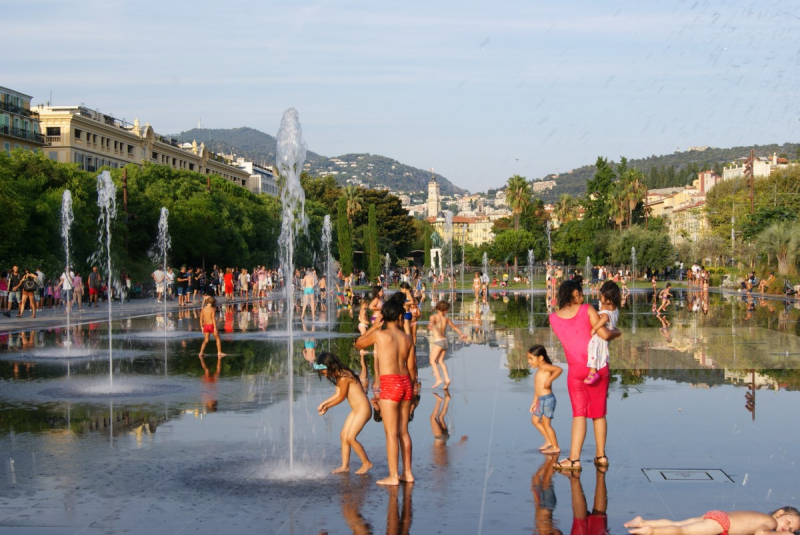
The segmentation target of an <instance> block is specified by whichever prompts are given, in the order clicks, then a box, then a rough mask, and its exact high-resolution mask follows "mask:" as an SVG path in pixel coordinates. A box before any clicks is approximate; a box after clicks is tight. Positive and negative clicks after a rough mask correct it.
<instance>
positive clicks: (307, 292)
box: [303, 288, 314, 295]
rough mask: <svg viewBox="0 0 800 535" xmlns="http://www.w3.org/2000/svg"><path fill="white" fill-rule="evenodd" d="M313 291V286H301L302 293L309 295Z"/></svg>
mask: <svg viewBox="0 0 800 535" xmlns="http://www.w3.org/2000/svg"><path fill="white" fill-rule="evenodd" d="M313 293H314V288H303V294H304V295H311V294H313Z"/></svg>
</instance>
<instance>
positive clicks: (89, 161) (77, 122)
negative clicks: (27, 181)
mask: <svg viewBox="0 0 800 535" xmlns="http://www.w3.org/2000/svg"><path fill="white" fill-rule="evenodd" d="M34 111H35V112H36V113H38V115H39V121H40V123H41V128H42V130H43V132H44V134H45V143H46V145H45V146H44V147H43V148H42V150H43V151H45V153H46V154H47V155H48V156H49V157H50V158H51V159H53V160H56V161H59V162H64V163H76V164H78V167H79V168H80V169H83V170H86V171H91V172H95V171H98V170H99V169H100V168H101V167H111V168H119V167H124V166H126V165H128V164H131V163H133V164H136V165H144V164H146V163H152V164H156V165H166V166H168V167H171V168H173V169H180V170H185V171H195V172H197V173H200V174H203V175H212V174H213V175H218V176H221V177H223V178H224V179H226V180H229V181H231V182H233V183H235V184H237V185H239V186H242V187H245V188H247V187H249V186H252V185H253V184H254V183H256V182H257V183H259V184H260V182H261V181H260V179H259V180H253V179H251V173H250V172H248V171H247V170H246V169H242V168H240V167H238V166H236V165H235V164H232V163H231V162H229V161H228V160H226V159H224V158H222V157H221V156H219V155H216V154H214V153H212V152H211V151H209V150H208V149H206V147H205V145H203V144H201V145H200V146H198V145H197V142H193V143H182V144H181V143H179V142H178V141H177V140H175V139H171V138H167V137H164V136H161V135H159V134H157V133H156V132H155V131H154V130H153V127H152V126H150V124H149V123H146V124H145V125H144V126H142V125H140V124H139V120H138V119H137V120H135V121H134V122H133V124H130V123H126V122H124V121H121V120H119V119H116V118H114V117H112V116H110V115H105V114H103V113H101V112H99V111H95V110H90V109H88V108H85V107H83V106H38V107H37V108H35V110H34Z"/></svg>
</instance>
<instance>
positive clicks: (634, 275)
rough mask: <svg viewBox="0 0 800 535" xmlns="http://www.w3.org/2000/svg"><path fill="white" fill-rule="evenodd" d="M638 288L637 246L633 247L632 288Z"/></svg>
mask: <svg viewBox="0 0 800 535" xmlns="http://www.w3.org/2000/svg"><path fill="white" fill-rule="evenodd" d="M634 288H636V247H631V289H634Z"/></svg>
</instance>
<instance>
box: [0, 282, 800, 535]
mask: <svg viewBox="0 0 800 535" xmlns="http://www.w3.org/2000/svg"><path fill="white" fill-rule="evenodd" d="M636 297H637V299H636V301H635V306H631V303H628V304H627V305H626V306H625V307H624V308H623V309H622V310H621V314H620V316H621V318H620V327H621V329H622V330H623V333H624V334H623V338H622V339H621V340H619V341H617V342H614V343H613V344H612V352H611V353H612V357H611V368H612V374H613V376H614V380H613V382H612V383H611V387H610V391H609V398H608V415H609V416H608V422H609V436H608V448H607V453H608V456H609V458H610V461H611V465H610V467H609V468H608V470H607V472H606V473H603V472H601V471H599V470H596V469H595V468H594V466H593V465H592V463H591V461H592V457H593V455H594V439H593V437H592V433H591V432H590V433H589V434H588V437H587V441H586V444H585V445H584V450H583V454H582V456H581V460H582V461H583V465H584V470H583V472H582V473H581V474H580V475H579V476H574V477H570V476H566V475H563V474H559V473H553V471H552V470H551V469H550V464H551V463H552V460H553V458H552V457H546V456H544V455H542V454H540V453H539V452H538V451H537V447H538V446H539V445H540V444H541V443H542V438H541V436H540V435H539V433H538V432H537V431H536V430H535V429H534V427H533V426H532V425H531V423H530V413H529V412H528V408H529V407H530V403H531V399H532V397H533V390H532V388H533V387H532V383H533V379H532V376H531V375H530V373H529V371H528V370H527V369H526V368H525V357H524V354H525V349H526V348H527V347H529V346H530V345H532V344H533V343H540V344H543V345H544V346H545V347H547V348H548V351H550V352H551V354H555V356H556V360H562V361H563V352H562V351H561V349H560V346H559V344H558V341H557V340H556V339H555V337H554V336H553V335H552V332H551V331H550V329H549V327H548V326H547V318H546V314H547V302H546V300H545V296H544V295H542V294H540V293H536V294H533V295H531V294H528V293H523V292H520V293H518V294H508V295H502V294H499V293H498V294H494V295H493V296H492V299H491V300H490V302H489V303H488V304H486V305H479V306H476V305H475V303H474V302H473V301H472V299H471V296H469V295H466V296H465V295H463V294H458V295H456V296H455V298H453V299H451V300H452V301H454V302H455V304H454V314H453V317H454V320H455V321H456V322H457V323H459V324H460V325H461V327H462V329H463V330H465V332H467V334H468V337H469V343H468V344H464V343H461V342H458V341H457V339H456V338H452V339H451V350H450V351H449V353H448V354H449V357H448V360H447V363H448V366H449V369H450V374H451V376H452V380H453V384H452V386H451V388H450V392H449V395H448V394H447V393H445V392H444V391H442V390H441V389H438V390H437V391H436V394H433V393H431V388H430V385H431V384H432V383H433V381H432V373H431V370H430V368H429V367H428V365H427V362H426V361H427V355H428V350H427V349H428V341H427V335H426V332H425V329H424V327H425V325H424V323H422V324H421V326H420V327H421V328H420V336H419V358H420V367H421V369H420V377H421V379H422V394H421V397H420V401H419V405H418V406H417V408H416V410H415V411H414V419H413V421H412V422H411V424H410V431H411V436H412V440H413V442H414V463H413V466H414V473H415V476H416V479H417V481H416V483H415V484H414V485H402V486H401V487H400V488H395V489H386V488H382V487H379V486H377V485H376V484H375V481H376V480H377V479H379V478H380V477H383V476H384V475H385V473H386V471H387V467H386V458H385V449H384V434H383V427H382V425H381V424H379V423H375V422H372V421H370V422H368V423H367V425H366V427H365V428H364V430H363V431H362V433H361V435H360V436H359V440H360V441H361V442H362V443H363V444H364V447H365V449H366V451H367V453H368V455H369V456H370V459H371V461H372V462H373V463H375V467H374V468H373V470H372V471H371V472H370V473H368V474H367V475H364V476H358V475H355V474H354V473H351V474H347V475H330V474H329V472H330V470H331V469H332V468H334V467H335V466H337V465H338V463H339V458H340V450H339V431H340V429H341V426H342V423H343V421H344V418H345V417H346V415H347V413H348V410H347V408H346V407H345V406H337V407H334V408H332V409H331V410H330V411H329V412H328V413H327V414H326V415H325V416H323V417H320V416H318V415H317V413H316V410H315V409H316V407H317V405H318V404H319V403H320V402H321V401H322V400H324V399H326V398H327V397H328V396H330V395H331V394H332V392H333V387H332V386H331V385H330V383H328V382H327V381H326V380H322V381H321V380H319V378H318V377H317V375H316V373H314V372H312V371H311V370H310V369H308V368H307V367H305V366H304V362H303V360H302V356H301V354H300V351H301V348H302V346H303V341H304V340H315V341H316V348H317V350H323V349H324V350H331V351H333V352H334V353H337V354H339V355H340V356H345V358H348V359H351V363H352V365H353V366H354V367H356V368H357V367H358V354H357V352H356V351H355V350H354V349H353V348H352V342H353V340H354V336H355V335H354V334H353V333H354V331H355V325H356V320H355V319H354V318H352V317H351V312H352V311H349V310H347V309H344V310H340V311H339V312H338V320H337V321H336V322H331V323H326V322H324V321H319V322H316V323H314V324H313V325H312V324H307V326H306V330H305V331H304V330H303V327H302V326H301V324H300V323H297V325H296V328H297V329H298V330H299V332H298V333H297V335H296V336H297V338H296V340H295V343H294V348H295V350H294V362H295V370H296V376H295V380H294V385H293V400H294V413H293V414H294V424H295V440H294V450H295V455H294V459H295V467H294V470H293V471H292V470H289V468H288V448H289V442H288V434H289V433H288V427H289V418H288V405H289V403H288V393H287V385H288V382H287V380H286V374H285V369H286V355H287V333H286V327H285V324H284V322H283V320H282V318H283V316H282V309H281V305H280V303H279V302H277V301H272V302H266V301H265V302H261V303H250V304H237V305H234V306H231V307H223V308H221V309H220V313H219V317H218V323H219V327H220V331H221V332H223V350H224V351H226V352H227V353H229V354H230V355H229V356H228V357H225V358H223V359H222V360H221V362H218V360H217V358H216V357H214V356H210V357H206V358H205V359H204V360H203V361H202V362H201V361H200V359H199V358H198V356H197V353H198V351H199V346H200V343H201V338H200V336H199V333H198V330H199V329H198V321H197V319H196V316H195V313H194V311H192V310H189V311H181V312H178V311H177V309H174V307H173V310H170V312H169V314H168V316H167V318H166V321H165V318H164V315H163V310H156V308H155V306H154V305H153V304H152V302H150V303H142V304H137V305H136V306H137V307H138V308H136V309H133V307H131V308H132V310H131V311H130V312H128V313H127V314H126V313H124V312H120V316H116V315H115V318H116V319H115V320H114V323H113V341H112V345H113V354H112V359H111V362H113V373H114V378H113V381H114V388H113V389H109V355H108V328H107V325H106V324H105V323H103V322H102V319H103V317H104V315H105V314H107V312H105V311H104V310H103V309H102V307H101V309H98V312H99V313H98V315H97V316H96V317H95V316H92V317H89V318H86V319H87V321H84V322H82V323H81V324H80V325H79V326H78V327H75V328H73V329H72V331H71V333H70V335H69V339H70V340H72V341H73V343H72V344H71V345H70V346H69V347H66V346H65V344H64V342H65V340H67V333H66V330H65V329H64V328H58V327H57V326H56V325H57V324H58V323H59V322H56V321H51V322H50V323H49V325H42V324H40V325H38V327H42V326H44V327H45V328H44V329H42V330H35V329H33V330H31V327H30V326H29V325H27V324H26V325H25V326H24V330H22V331H20V330H19V329H18V328H16V329H15V328H10V327H14V326H15V324H14V323H13V322H11V323H10V322H9V320H5V321H3V322H2V323H0V329H9V332H7V333H5V334H3V333H0V345H2V349H0V533H37V534H38V533H46V534H49V533H58V534H61V533H148V534H161V533H164V534H166V533H170V534H172V533H219V532H227V533H284V534H288V533H295V534H297V533H313V534H317V533H323V532H325V533H351V532H352V533H376V534H377V533H381V534H382V533H391V534H394V533H422V534H425V533H486V534H494V533H530V532H537V533H552V532H553V530H554V529H555V530H559V531H561V532H566V531H571V530H573V529H575V528H576V526H577V528H578V529H581V528H583V529H587V530H591V531H592V532H593V533H600V532H601V531H599V530H600V529H602V528H603V526H605V525H606V523H607V526H608V529H609V531H610V532H611V533H625V530H624V529H623V528H622V523H623V522H625V521H626V520H628V519H630V518H631V517H633V516H635V515H637V514H641V515H643V516H646V517H647V516H651V517H666V518H684V517H688V516H695V515H698V514H701V513H703V512H705V511H707V510H710V509H727V510H730V509H756V510H763V511H771V510H773V509H777V508H778V507H780V506H782V505H794V506H797V505H798V503H800V492H798V490H797V489H798V483H797V481H798V475H799V474H800V471H799V470H798V461H797V458H796V457H795V453H793V452H796V451H797V446H796V444H797V442H798V439H799V438H800V431H798V429H797V425H796V424H795V423H794V422H795V417H794V415H793V414H794V409H796V408H797V407H798V406H800V404H799V403H798V402H800V395H799V394H798V392H797V391H798V387H800V337H798V316H800V310H798V309H797V308H795V305H794V303H785V302H781V301H763V300H759V299H757V298H755V299H752V300H748V299H747V298H742V296H739V295H720V294H713V293H712V294H711V295H710V296H708V297H707V298H706V297H704V296H703V295H702V294H699V293H688V292H681V299H678V300H676V303H675V304H673V306H672V308H671V309H670V310H669V311H668V312H667V314H666V315H664V316H662V317H657V316H654V315H653V314H652V312H651V309H650V299H651V297H652V296H651V295H648V294H645V293H642V294H637V295H636ZM429 310H430V301H426V303H424V305H423V311H424V312H425V317H427V312H428V311H429ZM706 311H707V312H706ZM45 312H46V311H45ZM355 315H356V316H357V312H356V313H355ZM94 319H97V321H90V320H94ZM664 320H665V321H664ZM37 321H38V320H37ZM165 325H166V329H167V330H166V334H164V328H165ZM224 331H228V332H224ZM562 366H565V365H564V364H562ZM554 392H555V394H556V397H557V398H558V406H557V408H556V412H555V419H554V420H553V425H554V428H555V430H556V432H557V433H558V437H559V440H560V441H561V444H562V447H564V446H565V445H566V444H568V442H569V431H570V408H569V400H568V396H567V392H566V383H565V380H564V378H563V376H562V378H560V379H558V380H557V381H556V382H555V383H554ZM746 393H749V394H752V395H754V396H755V402H754V405H753V410H752V411H751V410H749V409H748V408H746V406H745V405H746V403H748V400H747V399H746V398H745V394H746ZM443 411H444V414H442V413H443ZM437 416H438V417H443V418H444V420H445V422H446V423H447V428H448V432H447V434H448V435H449V439H448V440H447V441H446V442H444V443H442V441H434V434H439V432H440V430H439V429H438V428H437V427H436V426H435V425H434V423H435V422H432V418H436V417H437ZM563 456H565V455H563ZM351 466H352V467H353V469H355V468H357V466H358V460H357V458H356V457H355V455H353V461H352V463H351ZM593 510H594V514H593V515H590V514H589V513H592V511H593ZM603 512H605V514H603Z"/></svg>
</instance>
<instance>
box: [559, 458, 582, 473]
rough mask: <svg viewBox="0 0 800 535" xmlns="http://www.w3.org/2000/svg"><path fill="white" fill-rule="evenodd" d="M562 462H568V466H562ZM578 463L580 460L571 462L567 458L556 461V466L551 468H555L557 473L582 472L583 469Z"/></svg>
mask: <svg viewBox="0 0 800 535" xmlns="http://www.w3.org/2000/svg"><path fill="white" fill-rule="evenodd" d="M564 462H569V464H568V465H564V464H563V463H564ZM580 463H581V460H580V459H575V460H574V461H573V460H572V459H570V458H569V457H567V458H566V459H562V460H560V461H558V462H557V463H556V464H554V465H553V468H555V469H556V470H558V471H564V472H580V471H581V470H583V467H581V464H580ZM576 465H577V466H576Z"/></svg>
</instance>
